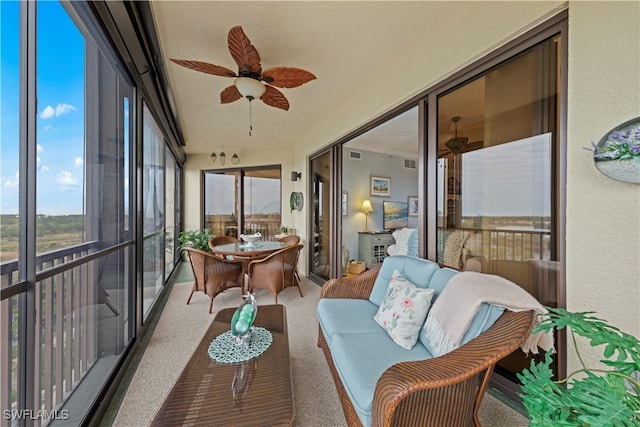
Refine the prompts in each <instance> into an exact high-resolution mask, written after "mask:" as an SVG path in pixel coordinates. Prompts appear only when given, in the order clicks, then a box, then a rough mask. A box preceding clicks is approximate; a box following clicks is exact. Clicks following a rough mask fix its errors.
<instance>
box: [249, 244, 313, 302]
mask: <svg viewBox="0 0 640 427" xmlns="http://www.w3.org/2000/svg"><path fill="white" fill-rule="evenodd" d="M303 247H304V245H293V246H286V247H284V248H283V249H280V250H279V251H276V252H274V253H272V254H270V255H269V256H267V257H265V258H262V259H257V260H254V261H251V262H250V263H249V268H248V275H249V292H253V290H254V289H256V288H260V289H266V290H268V291H270V292H271V293H272V294H273V295H274V296H275V300H276V301H275V303H276V304H277V303H278V294H279V293H280V292H281V291H283V290H284V289H285V288H287V287H290V286H295V287H297V288H298V293H299V294H300V297H302V290H301V289H300V282H299V279H298V278H297V277H296V266H297V264H298V258H299V256H300V251H301V250H302V248H303Z"/></svg>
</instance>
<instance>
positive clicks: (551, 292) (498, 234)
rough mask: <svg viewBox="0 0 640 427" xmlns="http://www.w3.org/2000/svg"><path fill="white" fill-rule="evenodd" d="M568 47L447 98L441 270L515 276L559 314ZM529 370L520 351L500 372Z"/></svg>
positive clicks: (441, 165) (529, 54)
mask: <svg viewBox="0 0 640 427" xmlns="http://www.w3.org/2000/svg"><path fill="white" fill-rule="evenodd" d="M558 43H559V39H557V38H556V39H549V40H546V41H544V42H542V43H540V44H538V45H536V46H534V47H532V48H531V49H529V50H527V51H525V52H523V53H522V54H520V55H518V56H517V57H515V58H513V59H511V60H509V61H507V62H505V63H503V64H500V65H499V66H497V67H495V68H494V69H491V70H489V71H488V72H487V73H486V74H484V75H482V76H480V77H478V78H476V79H474V80H473V81H471V82H469V83H466V84H465V85H463V86H460V87H458V88H456V89H454V90H452V91H450V92H448V93H446V94H445V95H443V96H441V97H439V99H438V185H437V191H438V221H437V224H438V230H437V236H438V239H437V241H438V246H437V251H436V253H437V256H438V261H439V262H442V263H444V264H446V265H449V266H452V267H455V268H459V269H461V270H466V271H479V272H483V273H489V274H496V275H499V276H502V277H505V278H507V279H509V280H511V281H512V282H515V283H516V284H517V285H519V286H521V287H522V288H524V289H525V290H526V291H527V292H529V293H530V294H532V295H533V296H534V297H536V298H537V299H538V300H539V301H540V302H541V303H542V304H546V305H550V306H557V305H558V294H559V289H558V288H557V284H558V283H559V280H558V278H559V274H560V260H559V259H558V256H557V254H558V252H559V251H558V250H557V249H556V248H557V245H558V244H559V243H558V235H557V233H558V230H557V221H558V214H557V212H556V210H555V206H557V200H556V198H557V197H558V195H557V193H558V191H557V185H558V184H557V182H558V173H557V171H556V169H555V165H556V164H557V163H558V162H557V156H556V154H555V153H556V152H557V151H558V143H559V130H558V125H557V123H558V120H557V112H558V98H559V96H558V93H557V87H558V84H557V83H558V82H557V79H558V77H559V75H560V72H559V69H558V65H557V64H558V60H557V57H558V47H557V46H558ZM529 364H530V360H529V359H528V358H526V357H524V355H523V353H522V352H516V353H514V354H512V355H511V356H509V357H507V358H505V359H504V360H502V361H501V362H500V363H499V364H498V367H499V369H497V371H498V372H500V373H502V374H503V375H505V376H507V377H508V378H510V379H512V380H514V381H515V380H516V378H515V375H514V374H515V373H516V372H520V371H521V370H522V369H523V368H524V367H528V366H529ZM555 369H557V367H555Z"/></svg>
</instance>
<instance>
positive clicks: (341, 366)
mask: <svg viewBox="0 0 640 427" xmlns="http://www.w3.org/2000/svg"><path fill="white" fill-rule="evenodd" d="M376 326H377V325H376ZM378 329H379V332H376V333H368V334H350V333H344V334H340V333H337V334H334V336H333V339H332V341H333V345H332V346H331V355H332V357H333V362H334V364H335V366H336V370H337V371H338V374H339V376H340V378H341V380H342V384H343V385H344V387H345V390H346V392H347V394H348V395H349V398H350V399H351V402H352V403H353V407H354V408H355V410H356V412H357V413H358V417H359V418H360V421H361V422H362V424H363V425H365V426H370V425H371V422H372V417H373V393H374V391H375V388H376V382H377V381H378V379H379V378H380V376H381V375H382V374H383V373H384V371H386V370H387V369H388V368H390V367H391V366H392V365H394V364H396V363H399V362H406V361H414V360H424V359H429V358H432V357H433V356H432V355H431V353H430V352H429V351H428V350H427V349H426V348H425V347H424V346H423V345H421V344H419V343H418V344H416V345H415V346H413V348H412V349H411V350H407V349H405V348H402V347H400V346H399V345H396V344H395V343H394V342H393V341H392V340H391V338H389V335H388V334H387V333H386V332H385V331H384V330H383V329H382V328H380V327H378ZM365 355H368V356H365Z"/></svg>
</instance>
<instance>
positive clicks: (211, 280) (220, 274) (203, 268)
mask: <svg viewBox="0 0 640 427" xmlns="http://www.w3.org/2000/svg"><path fill="white" fill-rule="evenodd" d="M184 250H185V251H187V253H188V254H189V260H190V262H191V268H192V269H193V277H194V282H193V287H192V288H191V293H190V294H189V299H187V304H189V302H191V297H192V296H193V293H194V292H204V293H205V294H207V295H208V296H209V298H210V299H211V301H210V302H209V313H211V309H212V307H213V299H214V298H215V297H216V295H218V294H220V293H222V292H224V291H225V290H226V289H229V288H236V287H237V288H240V290H241V291H242V293H241V295H243V294H244V268H243V267H242V261H241V260H227V259H224V258H220V257H217V256H215V255H214V254H211V253H209V252H205V251H201V250H199V249H194V248H184Z"/></svg>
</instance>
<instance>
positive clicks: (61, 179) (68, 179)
mask: <svg viewBox="0 0 640 427" xmlns="http://www.w3.org/2000/svg"><path fill="white" fill-rule="evenodd" d="M56 182H57V183H58V184H59V185H60V189H61V190H69V189H70V188H72V187H77V186H78V180H77V179H76V178H75V177H74V176H73V175H72V174H71V172H67V171H62V172H60V173H59V174H58V175H57V176H56Z"/></svg>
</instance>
